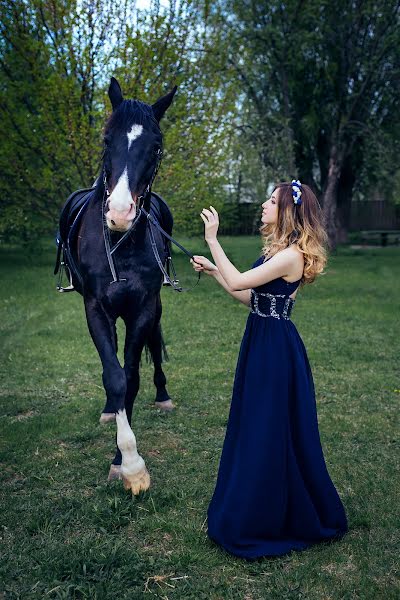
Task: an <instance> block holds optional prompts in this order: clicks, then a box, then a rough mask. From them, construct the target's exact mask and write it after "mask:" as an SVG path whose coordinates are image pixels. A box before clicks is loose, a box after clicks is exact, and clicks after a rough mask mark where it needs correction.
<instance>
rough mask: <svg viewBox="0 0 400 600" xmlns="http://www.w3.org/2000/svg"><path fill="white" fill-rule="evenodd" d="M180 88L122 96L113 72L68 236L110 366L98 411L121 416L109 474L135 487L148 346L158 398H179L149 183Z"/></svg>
mask: <svg viewBox="0 0 400 600" xmlns="http://www.w3.org/2000/svg"><path fill="white" fill-rule="evenodd" d="M175 92H176V87H174V88H173V90H172V91H171V92H170V93H169V94H167V95H166V96H163V97H162V98H160V99H159V100H158V101H157V102H156V103H155V104H153V105H152V106H150V105H148V104H145V103H143V102H140V101H137V100H124V98H123V95H122V91H121V88H120V86H119V84H118V82H117V80H116V79H114V78H111V83H110V86H109V90H108V95H109V98H110V100H111V104H112V108H113V112H112V115H111V116H110V118H109V120H108V122H107V124H106V127H105V133H104V144H105V146H104V156H103V167H102V173H101V176H100V177H99V178H98V180H97V183H96V184H95V187H94V189H92V190H89V193H88V194H87V198H86V201H85V203H84V205H83V207H82V208H80V212H81V214H80V216H79V217H78V219H76V220H75V222H74V228H75V234H73V232H71V231H69V232H68V236H69V239H68V240H67V242H66V243H67V255H68V259H69V261H68V262H69V268H70V271H71V277H72V281H73V284H74V287H75V289H77V290H78V291H79V292H80V293H81V294H82V296H83V300H84V304H85V311H86V318H87V323H88V327H89V331H90V334H91V336H92V339H93V342H94V344H95V346H96V348H97V351H98V353H99V356H100V359H101V362H102V366H103V385H104V388H105V391H106V404H105V407H104V410H103V412H102V415H101V418H100V421H101V422H107V421H111V420H116V422H117V451H116V455H115V458H114V460H113V462H112V465H111V468H110V473H109V479H113V478H116V477H121V476H122V479H123V481H124V486H125V488H126V489H131V490H132V493H134V494H137V493H139V492H140V491H141V490H145V489H147V488H148V487H149V485H150V477H149V474H148V472H147V469H146V466H145V463H144V460H143V458H142V457H141V456H140V455H139V454H138V452H137V449H136V439H135V436H134V434H133V432H132V429H131V426H130V425H131V418H132V408H133V402H134V399H135V397H136V395H137V392H138V389H139V364H140V358H141V354H142V351H143V348H144V347H145V346H147V348H148V350H149V351H150V354H151V357H152V359H153V363H154V383H155V386H156V388H157V395H156V404H157V406H158V407H159V408H161V409H164V410H168V409H169V410H171V409H172V408H173V405H172V402H171V399H170V397H169V395H168V392H167V390H166V378H165V375H164V373H163V370H162V367H161V363H162V355H163V348H164V342H163V339H162V333H161V326H160V319H161V311H162V308H161V299H160V290H161V286H162V282H163V277H162V272H161V270H160V259H161V261H162V262H164V263H165V260H166V258H167V251H168V246H167V244H166V241H165V238H164V237H163V236H162V234H161V233H160V232H159V230H158V229H154V230H151V229H150V228H149V223H148V218H147V217H148V215H149V214H151V215H153V218H155V219H156V220H158V221H159V222H161V223H162V227H163V228H164V229H165V230H166V231H167V232H168V233H169V234H170V235H171V233H172V224H173V221H172V215H171V213H170V211H169V209H168V206H167V205H166V204H165V202H164V201H162V199H161V198H160V197H159V196H157V195H154V194H152V193H151V184H152V182H153V179H154V177H155V174H156V171H157V168H158V165H159V162H160V159H161V154H162V133H161V130H160V127H159V122H160V119H161V118H162V117H163V115H164V114H165V111H166V110H167V109H168V107H169V106H170V104H171V102H172V100H173V97H174V94H175ZM64 242H65V240H64ZM116 246H118V247H116ZM153 247H154V249H153ZM114 248H115V251H113V250H114ZM157 255H158V257H157ZM156 258H158V261H157V260H156ZM118 317H121V318H122V319H123V321H124V323H125V326H126V336H125V348H124V367H122V366H121V365H120V363H119V361H118V357H117V335H116V320H117V318H118Z"/></svg>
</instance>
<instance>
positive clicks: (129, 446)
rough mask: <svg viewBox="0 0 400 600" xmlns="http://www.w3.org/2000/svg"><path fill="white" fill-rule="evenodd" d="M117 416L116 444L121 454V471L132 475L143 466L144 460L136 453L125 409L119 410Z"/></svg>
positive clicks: (134, 440)
mask: <svg viewBox="0 0 400 600" xmlns="http://www.w3.org/2000/svg"><path fill="white" fill-rule="evenodd" d="M116 418H117V444H118V448H119V449H120V450H121V454H122V473H123V474H124V475H133V474H134V473H137V472H138V471H140V469H142V468H143V467H144V460H143V458H142V457H141V456H140V454H138V451H137V447H136V438H135V434H134V433H133V431H132V429H131V427H130V425H129V423H128V418H127V416H126V411H125V409H124V410H119V411H118V412H117V415H116Z"/></svg>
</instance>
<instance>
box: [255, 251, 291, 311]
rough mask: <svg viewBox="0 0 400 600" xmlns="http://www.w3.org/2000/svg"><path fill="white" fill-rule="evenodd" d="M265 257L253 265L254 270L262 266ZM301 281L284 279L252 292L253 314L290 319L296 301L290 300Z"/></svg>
mask: <svg viewBox="0 0 400 600" xmlns="http://www.w3.org/2000/svg"><path fill="white" fill-rule="evenodd" d="M267 260H269V259H267ZM263 261H264V257H263V256H260V258H258V259H257V260H256V262H255V263H254V264H253V269H254V268H255V267H258V266H260V265H261V264H262V263H263ZM300 281H301V279H299V280H298V281H292V282H288V281H285V280H284V279H283V278H282V277H278V278H277V279H274V280H273V281H269V282H268V283H264V284H263V285H259V286H257V287H256V288H254V289H252V290H251V312H252V313H253V314H256V315H258V316H259V317H273V318H275V319H285V320H287V319H290V314H291V312H292V309H293V306H294V303H295V300H293V299H292V298H290V297H289V296H291V294H293V292H295V291H296V289H297V288H298V286H299V283H300Z"/></svg>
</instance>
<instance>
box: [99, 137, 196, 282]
mask: <svg viewBox="0 0 400 600" xmlns="http://www.w3.org/2000/svg"><path fill="white" fill-rule="evenodd" d="M162 154H163V152H162V150H161V148H159V149H158V151H157V164H156V166H155V168H154V171H153V175H152V177H151V181H150V183H149V184H148V185H147V187H146V189H145V191H144V193H143V195H141V196H139V198H138V200H139V209H138V212H137V215H136V217H135V220H134V222H133V223H132V226H131V227H130V228H129V229H128V231H126V232H125V233H124V235H123V236H122V237H121V238H120V239H119V240H118V242H116V244H114V246H111V235H110V229H109V227H108V225H107V219H106V216H105V215H106V209H107V204H108V197H109V195H110V192H109V190H108V188H107V174H106V170H105V168H103V184H104V192H103V201H102V224H103V238H104V247H105V251H106V255H107V260H108V264H109V267H110V271H111V275H112V277H113V280H112V281H110V285H111V284H112V283H119V282H121V281H126V279H121V278H120V277H119V275H118V271H117V268H116V265H115V262H114V259H113V256H112V255H113V254H114V252H115V251H116V250H117V248H118V247H119V246H120V245H121V244H122V242H123V241H124V240H125V239H126V238H127V237H128V236H129V235H131V234H132V233H133V231H134V229H135V228H136V225H137V223H138V221H139V219H140V217H141V215H142V214H144V215H145V216H146V218H147V224H148V227H149V234H150V242H151V247H152V250H153V254H154V257H155V259H156V261H157V264H158V266H159V268H160V271H161V272H162V274H163V276H164V281H167V282H168V284H169V285H170V286H171V287H172V288H173V289H174V290H175V291H176V292H189V291H190V290H192V289H193V288H195V287H196V285H197V284H198V283H199V281H200V276H201V273H200V271H199V273H198V279H197V281H196V283H195V284H194V285H193V286H192V287H191V288H183V287H182V286H180V285H179V280H178V279H177V277H176V271H175V268H174V264H173V262H172V257H171V256H170V255H169V256H168V257H167V261H169V264H170V265H171V268H172V271H173V277H174V279H171V278H170V276H169V274H168V272H167V270H166V269H165V267H164V265H163V262H162V260H161V258H160V253H159V251H158V248H157V244H156V240H155V237H154V231H153V228H152V226H154V227H156V228H157V229H158V231H159V232H160V233H161V235H163V236H164V237H165V238H167V239H168V240H169V241H170V242H172V243H173V244H175V245H176V246H177V247H178V248H179V249H180V250H182V252H184V253H185V254H186V255H187V256H188V257H189V258H194V256H193V254H192V252H190V251H189V250H187V249H186V248H185V247H184V246H182V244H180V243H179V242H177V241H176V240H175V239H174V238H173V237H172V236H170V235H169V234H168V233H167V232H166V231H165V230H164V229H163V228H162V227H161V225H160V224H159V223H158V222H157V220H156V219H155V218H154V217H153V215H152V214H151V213H150V211H149V212H147V211H146V210H145V209H144V206H143V205H144V201H145V199H146V197H147V196H149V195H150V194H151V193H153V195H155V196H157V197H158V198H159V196H158V195H157V194H156V193H155V192H152V191H151V187H152V185H153V181H154V179H155V177H156V175H157V171H158V169H159V167H160V163H161V158H162ZM169 254H170V253H169Z"/></svg>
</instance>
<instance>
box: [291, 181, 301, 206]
mask: <svg viewBox="0 0 400 600" xmlns="http://www.w3.org/2000/svg"><path fill="white" fill-rule="evenodd" d="M301 193H302V192H301V183H300V181H299V180H298V179H292V196H293V202H294V204H296V205H298V204H301Z"/></svg>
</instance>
